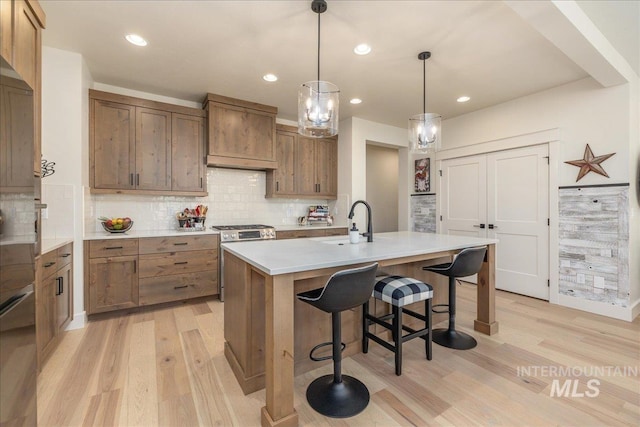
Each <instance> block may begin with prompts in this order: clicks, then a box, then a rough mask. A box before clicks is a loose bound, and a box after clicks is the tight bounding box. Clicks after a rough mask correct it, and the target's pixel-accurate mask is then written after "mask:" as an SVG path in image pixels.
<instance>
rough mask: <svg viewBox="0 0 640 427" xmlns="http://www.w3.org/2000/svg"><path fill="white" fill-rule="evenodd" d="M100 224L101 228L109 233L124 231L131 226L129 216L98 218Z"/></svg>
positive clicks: (131, 222)
mask: <svg viewBox="0 0 640 427" xmlns="http://www.w3.org/2000/svg"><path fill="white" fill-rule="evenodd" d="M98 219H99V220H100V223H101V224H102V228H104V230H105V231H107V232H109V233H125V232H127V231H129V230H131V227H133V221H132V220H131V218H129V217H126V218H106V217H100V218H98Z"/></svg>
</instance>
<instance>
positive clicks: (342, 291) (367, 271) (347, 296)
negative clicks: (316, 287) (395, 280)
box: [308, 262, 378, 313]
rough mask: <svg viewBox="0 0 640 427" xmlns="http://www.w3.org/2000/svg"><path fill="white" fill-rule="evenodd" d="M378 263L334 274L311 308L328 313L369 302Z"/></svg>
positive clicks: (312, 302)
mask: <svg viewBox="0 0 640 427" xmlns="http://www.w3.org/2000/svg"><path fill="white" fill-rule="evenodd" d="M377 269H378V263H377V262H376V263H373V264H371V265H368V266H365V267H358V268H351V269H348V270H341V271H338V272H336V273H334V274H333V275H332V276H331V277H330V278H329V280H327V283H326V284H325V285H324V288H323V289H322V293H321V294H320V296H319V297H318V298H317V299H316V300H315V301H311V300H308V302H309V303H311V304H312V305H313V306H315V307H317V308H319V309H320V310H323V311H326V312H328V313H335V312H339V311H344V310H349V309H351V308H354V307H358V306H360V305H362V304H364V303H365V302H367V301H368V300H369V298H370V297H371V294H372V293H373V287H374V286H375V284H376V280H375V278H376V270H377Z"/></svg>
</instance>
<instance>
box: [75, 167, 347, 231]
mask: <svg viewBox="0 0 640 427" xmlns="http://www.w3.org/2000/svg"><path fill="white" fill-rule="evenodd" d="M207 183H208V184H207V187H208V192H209V195H208V196H206V197H187V196H184V197H183V196H145V195H129V194H125V195H123V194H91V193H90V192H89V189H88V188H85V197H84V199H85V204H84V206H85V212H84V218H85V222H84V224H85V232H88V233H91V232H95V231H101V230H102V227H101V225H100V223H99V221H98V218H99V217H101V216H106V217H127V216H128V217H130V218H131V219H132V220H133V221H134V227H135V228H136V229H137V230H141V231H142V230H145V231H146V230H170V229H174V228H176V227H177V221H176V218H175V215H176V213H177V212H180V211H182V210H184V208H190V209H193V208H195V207H196V206H197V205H199V204H202V205H207V206H208V207H209V211H208V213H207V222H206V225H207V226H209V225H213V224H247V223H264V224H268V225H274V226H282V225H295V224H296V223H297V217H299V216H302V215H305V214H306V212H307V209H308V206H309V205H316V204H327V200H324V199H266V198H265V197H264V195H265V189H266V173H265V172H261V171H248V170H235V169H222V168H208V169H207ZM341 199H342V198H339V199H338V200H337V201H335V202H332V204H331V206H332V211H335V212H341V215H342V216H345V217H346V213H344V212H346V211H345V209H348V201H347V200H344V201H341ZM345 199H346V198H345ZM345 206H346V207H345ZM343 222H344V223H345V224H346V219H345V220H344V221H343ZM337 225H342V223H341V222H337Z"/></svg>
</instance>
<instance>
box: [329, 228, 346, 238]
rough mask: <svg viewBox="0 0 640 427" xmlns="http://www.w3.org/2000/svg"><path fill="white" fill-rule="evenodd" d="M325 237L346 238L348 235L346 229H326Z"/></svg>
mask: <svg viewBox="0 0 640 427" xmlns="http://www.w3.org/2000/svg"><path fill="white" fill-rule="evenodd" d="M325 232H326V235H327V236H346V235H348V234H349V233H348V230H347V227H344V228H327V229H326V230H325Z"/></svg>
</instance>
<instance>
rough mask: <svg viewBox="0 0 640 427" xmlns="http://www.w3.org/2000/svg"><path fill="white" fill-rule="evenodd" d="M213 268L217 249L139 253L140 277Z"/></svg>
mask: <svg viewBox="0 0 640 427" xmlns="http://www.w3.org/2000/svg"><path fill="white" fill-rule="evenodd" d="M214 270H215V271H217V270H218V251H217V250H209V251H189V252H165V253H162V254H148V255H140V277H141V278H144V277H155V276H166V275H170V274H183V273H194V272H197V271H214Z"/></svg>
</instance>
